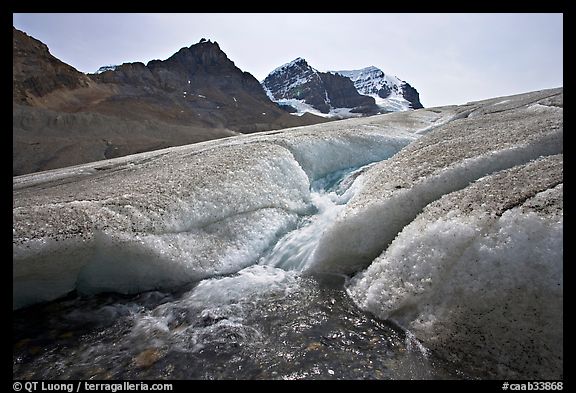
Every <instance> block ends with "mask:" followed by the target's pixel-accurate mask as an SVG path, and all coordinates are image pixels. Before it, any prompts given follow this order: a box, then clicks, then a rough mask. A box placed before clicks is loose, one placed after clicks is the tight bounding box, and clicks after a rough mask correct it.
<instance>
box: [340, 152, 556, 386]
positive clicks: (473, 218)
mask: <svg viewBox="0 0 576 393" xmlns="http://www.w3.org/2000/svg"><path fill="white" fill-rule="evenodd" d="M562 173H563V170H562V155H557V156H551V157H546V158H541V159H538V160H535V161H533V162H530V163H528V164H526V165H521V166H516V167H514V168H512V169H508V170H504V171H501V172H497V173H495V174H493V175H490V176H487V177H484V178H482V179H480V180H478V181H477V182H475V183H473V184H472V185H470V186H469V187H466V188H464V189H463V190H461V191H457V192H453V193H450V194H447V195H445V196H443V197H442V198H440V199H439V200H437V201H436V202H434V203H432V204H430V205H428V206H427V207H426V208H425V209H424V210H423V212H422V213H421V214H420V215H418V217H417V218H416V219H415V220H414V221H412V222H411V223H410V224H409V225H408V226H406V227H405V228H404V229H403V230H402V231H401V232H400V234H399V235H398V236H397V237H396V238H395V239H394V241H393V242H392V244H391V245H390V247H389V248H388V249H387V250H386V252H384V253H383V254H382V255H380V256H379V257H378V258H376V259H375V260H374V262H373V263H372V264H371V265H370V267H369V268H368V269H366V270H365V271H363V272H361V273H360V274H358V275H356V276H355V277H354V278H353V279H352V281H351V284H350V286H349V288H348V292H349V294H350V295H351V296H352V298H353V299H354V300H355V302H356V303H357V304H358V305H359V306H360V307H361V308H363V309H366V310H369V311H371V312H372V313H374V314H375V315H377V316H378V317H380V318H382V319H393V320H396V321H397V322H398V323H400V324H401V325H403V326H405V327H406V328H408V329H409V330H410V331H412V332H413V333H414V334H415V335H416V336H417V337H418V338H419V339H420V340H421V341H423V343H424V345H425V346H427V347H429V348H433V349H435V350H436V351H437V352H439V353H442V354H443V355H444V356H445V357H446V358H448V359H451V360H454V361H456V362H457V363H458V364H460V365H461V366H463V367H467V368H468V370H471V371H472V372H478V373H479V375H481V376H484V377H486V376H491V377H492V378H520V379H561V378H562V360H563V349H562V348H563V326H562V319H563V313H562V307H563V281H562V278H563V268H562V259H563V230H562V229H563V213H562V201H563V192H562V191H563V183H562V182H563V176H562Z"/></svg>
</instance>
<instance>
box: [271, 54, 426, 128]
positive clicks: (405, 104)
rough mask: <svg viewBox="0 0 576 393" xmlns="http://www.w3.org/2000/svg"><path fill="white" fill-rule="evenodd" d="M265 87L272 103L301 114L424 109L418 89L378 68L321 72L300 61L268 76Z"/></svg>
mask: <svg viewBox="0 0 576 393" xmlns="http://www.w3.org/2000/svg"><path fill="white" fill-rule="evenodd" d="M350 82H352V83H350ZM262 86H264V88H265V90H266V92H267V93H268V96H269V97H270V99H272V100H273V101H275V102H277V103H278V104H279V105H281V106H283V107H285V108H286V110H288V111H290V112H292V113H298V114H302V113H315V114H319V115H321V116H326V117H340V118H342V117H354V116H362V115H373V114H376V113H387V112H396V111H404V110H409V109H419V108H422V104H421V103H420V99H419V94H418V91H417V90H416V89H414V88H413V87H412V86H410V84H408V83H407V82H405V81H402V80H400V79H398V78H397V77H395V76H390V75H386V74H384V72H382V71H381V70H380V69H378V68H376V67H367V68H364V69H361V70H352V71H329V72H320V71H318V70H316V69H314V68H313V67H311V66H310V65H309V64H308V63H307V62H306V60H304V59H302V58H297V59H295V60H293V61H291V62H290V63H287V64H284V65H282V66H280V67H278V68H276V69H275V70H274V71H272V72H271V73H270V74H268V76H267V77H266V78H265V79H264V80H263V81H262Z"/></svg>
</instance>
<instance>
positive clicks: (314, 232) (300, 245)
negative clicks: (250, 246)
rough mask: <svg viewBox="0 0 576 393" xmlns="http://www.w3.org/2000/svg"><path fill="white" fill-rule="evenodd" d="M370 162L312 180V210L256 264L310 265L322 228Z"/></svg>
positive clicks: (288, 267) (293, 267) (301, 267)
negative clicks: (312, 212)
mask: <svg viewBox="0 0 576 393" xmlns="http://www.w3.org/2000/svg"><path fill="white" fill-rule="evenodd" d="M372 165H373V164H368V165H365V166H363V167H361V168H352V169H343V170H340V171H336V172H333V173H331V174H329V175H327V176H324V177H322V178H321V179H318V180H316V181H314V182H312V185H311V190H310V191H311V193H310V199H311V200H312V204H313V205H314V208H315V211H314V214H312V215H310V216H307V217H304V218H303V219H302V220H301V221H300V223H299V225H298V228H296V229H295V230H293V231H292V232H290V233H288V234H286V235H285V236H284V237H282V238H281V239H280V240H279V241H278V242H277V243H276V245H275V246H274V247H273V248H272V250H271V251H270V252H268V253H267V254H266V255H264V256H263V257H262V258H261V259H260V264H264V265H270V266H274V267H280V268H282V269H285V270H298V271H302V270H305V269H306V267H308V266H309V265H310V262H311V259H312V256H313V253H314V250H315V248H316V246H317V245H318V242H319V240H320V238H321V236H322V233H323V230H324V229H325V228H326V227H327V226H328V225H329V224H330V223H331V222H332V221H334V219H335V218H336V216H337V215H338V213H339V212H340V211H341V210H342V209H343V208H344V206H345V204H346V202H348V201H349V200H350V198H351V197H352V195H353V194H354V189H355V188H356V187H357V185H358V183H357V182H356V181H355V180H360V179H358V178H357V177H359V175H360V174H361V173H362V172H363V171H364V170H365V169H366V168H368V167H370V166H372Z"/></svg>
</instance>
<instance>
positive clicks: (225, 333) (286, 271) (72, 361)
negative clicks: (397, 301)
mask: <svg viewBox="0 0 576 393" xmlns="http://www.w3.org/2000/svg"><path fill="white" fill-rule="evenodd" d="M365 169H366V166H365V167H361V168H350V169H347V170H340V171H337V172H334V173H331V174H329V175H327V176H325V177H323V178H321V179H318V180H316V181H314V182H313V183H312V186H311V199H312V202H313V205H314V211H312V212H311V214H310V215H307V216H303V217H301V218H300V220H299V222H298V224H297V227H296V228H295V229H294V230H292V231H290V232H288V233H286V234H285V235H284V236H282V237H281V238H280V239H279V240H278V242H276V244H275V245H274V246H273V247H271V248H270V249H269V250H268V251H266V252H265V253H264V254H263V255H262V256H261V257H260V258H259V259H258V260H256V261H255V264H253V265H251V266H249V267H247V268H244V269H242V270H240V271H239V272H237V273H235V274H232V275H226V276H220V277H212V278H209V279H205V280H201V281H200V282H197V283H195V284H191V285H190V286H189V287H188V288H182V289H181V290H180V291H178V292H176V293H165V292H158V291H154V292H147V293H143V294H140V295H136V296H131V297H127V296H120V295H99V296H95V297H89V298H77V297H76V298H68V299H64V300H61V301H58V302H53V303H50V304H48V305H45V306H42V305H37V306H33V307H31V308H28V309H25V310H20V311H17V312H16V313H15V333H14V334H15V341H14V355H13V356H14V359H13V374H14V378H16V379H26V378H33V379H41V378H42V379H43V378H48V379H56V378H74V379H88V378H95V379H108V378H113V379H120V378H123V379H128V378H136V379H142V378H154V379H157V378H169V379H301V378H312V379H372V378H373V379H431V378H432V379H436V378H438V379H441V378H463V377H464V375H463V374H462V373H461V372H460V371H458V370H456V369H455V368H454V366H453V365H447V364H445V363H444V362H443V361H441V360H439V359H436V358H435V357H434V355H433V354H429V353H427V351H426V350H425V349H424V348H423V347H422V346H421V344H420V343H418V342H417V340H416V339H415V338H414V337H413V336H412V335H411V334H410V333H409V332H405V331H403V330H402V329H401V328H400V327H398V326H395V325H392V324H391V323H388V322H383V321H379V320H377V319H375V318H373V317H372V316H371V315H370V314H368V313H366V312H363V311H361V310H359V309H358V308H357V307H356V306H355V305H354V303H353V302H352V301H351V299H350V298H349V297H348V295H347V294H346V292H345V291H344V289H343V286H344V281H345V277H343V276H334V275H322V276H318V275H316V276H311V275H303V274H302V272H303V271H305V270H306V268H307V266H308V264H309V263H310V261H311V259H312V257H313V254H314V250H315V247H316V245H317V244H318V241H319V239H320V237H321V234H322V231H323V229H324V228H326V227H327V226H328V224H330V223H331V222H332V221H333V220H334V219H335V217H336V216H337V215H338V213H339V212H340V211H341V209H343V207H344V206H345V204H346V203H347V202H348V200H349V199H350V198H351V197H352V195H353V194H354V190H355V189H356V188H357V187H358V184H359V182H361V181H362V172H363V171H364V170H365Z"/></svg>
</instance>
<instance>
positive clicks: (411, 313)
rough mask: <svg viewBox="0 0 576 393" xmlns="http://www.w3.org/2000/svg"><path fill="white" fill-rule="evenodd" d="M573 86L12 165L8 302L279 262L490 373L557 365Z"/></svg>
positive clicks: (136, 288)
mask: <svg viewBox="0 0 576 393" xmlns="http://www.w3.org/2000/svg"><path fill="white" fill-rule="evenodd" d="M562 97H563V93H562V89H554V90H544V91H539V92H533V93H526V94H521V95H517V96H510V97H501V98H494V99H490V100H484V101H480V102H473V103H468V104H466V105H460V106H447V107H438V108H427V109H420V110H414V111H409V112H401V113H392V114H386V115H378V116H373V117H369V118H359V119H348V120H341V121H335V122H330V123H324V124H320V125H313V126H306V127H297V128H291V129H285V130H281V131H271V132H264V133H258V134H251V135H246V136H244V135H242V136H236V137H230V138H226V139H222V140H217V141H210V142H204V143H199V144H194V145H187V146H180V147H174V148H168V149H163V150H158V151H154V152H147V153H142V154H137V155H132V156H126V157H121V158H117V159H112V160H107V161H99V162H95V163H90V164H84V165H79V166H74V167H68V168H62V169H57V170H52V171H47V172H41V173H34V174H29V175H24V176H18V177H15V178H14V180H13V189H14V191H13V197H14V198H13V199H14V208H13V307H14V308H15V309H18V308H22V307H27V306H29V305H32V304H35V303H38V302H46V301H51V300H54V299H57V298H60V297H62V296H65V295H66V294H69V293H71V292H76V293H78V294H81V295H92V294H96V293H100V292H118V293H124V294H128V293H138V292H142V291H148V290H153V289H162V290H170V289H176V288H179V287H181V286H183V285H186V284H189V283H192V282H198V281H200V280H203V279H206V278H210V277H220V276H225V275H234V274H235V273H237V272H239V271H241V270H242V269H245V268H247V267H249V266H252V265H270V266H275V267H281V268H283V269H287V270H296V271H299V272H301V273H302V274H312V275H315V274H316V275H318V274H339V275H344V276H346V277H348V278H350V279H349V280H348V281H347V291H348V294H349V296H350V297H351V298H352V299H353V300H354V302H355V303H356V304H357V305H358V306H359V307H360V308H362V309H364V310H367V311H369V312H371V313H373V314H374V315H375V316H377V317H379V318H382V319H390V320H393V321H396V322H397V323H399V324H400V325H402V326H404V327H406V328H408V329H409V330H410V331H412V332H414V333H415V334H416V337H418V338H419V339H421V340H423V341H424V342H426V344H427V345H429V346H430V347H432V348H437V349H442V348H445V351H447V352H449V355H450V356H456V357H458V356H460V357H463V358H465V357H466V356H467V355H466V354H468V353H471V351H472V350H474V353H475V354H476V356H475V358H474V359H473V360H470V359H467V360H468V361H469V362H470V363H471V364H474V366H475V367H478V368H482V369H483V370H486V372H487V373H488V374H489V375H493V376H495V377H501V376H503V375H504V376H516V377H526V376H530V377H540V378H559V372H560V373H561V366H559V364H560V365H561V362H562V349H561V346H562V330H561V326H562V301H563V300H562V299H563V296H562V255H563V252H562V228H563V224H562V223H563V221H562V220H563V215H562V190H563V189H562V185H563V177H562V151H563V144H562V142H563V134H562V130H563V119H562V110H563V109H562V108H563V101H562ZM463 201H465V202H466V203H464V202H463ZM526 288H529V293H528V296H527V295H526V293H527V292H526V291H525V290H524V289H526ZM479 343H487V344H486V345H485V348H484V347H483V349H482V350H480V351H479V350H477V347H478V345H480V344H479ZM448 344H450V345H448ZM483 345H484V344H483ZM455 346H457V348H456V349H455ZM534 353H537V354H538V356H539V357H540V361H539V362H534V361H532V359H530V358H529V356H530V355H529V354H534ZM494 359H497V362H496V363H494V361H493V360H494ZM495 364H497V366H495ZM537 365H538V366H537ZM558 370H560V371H558Z"/></svg>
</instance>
